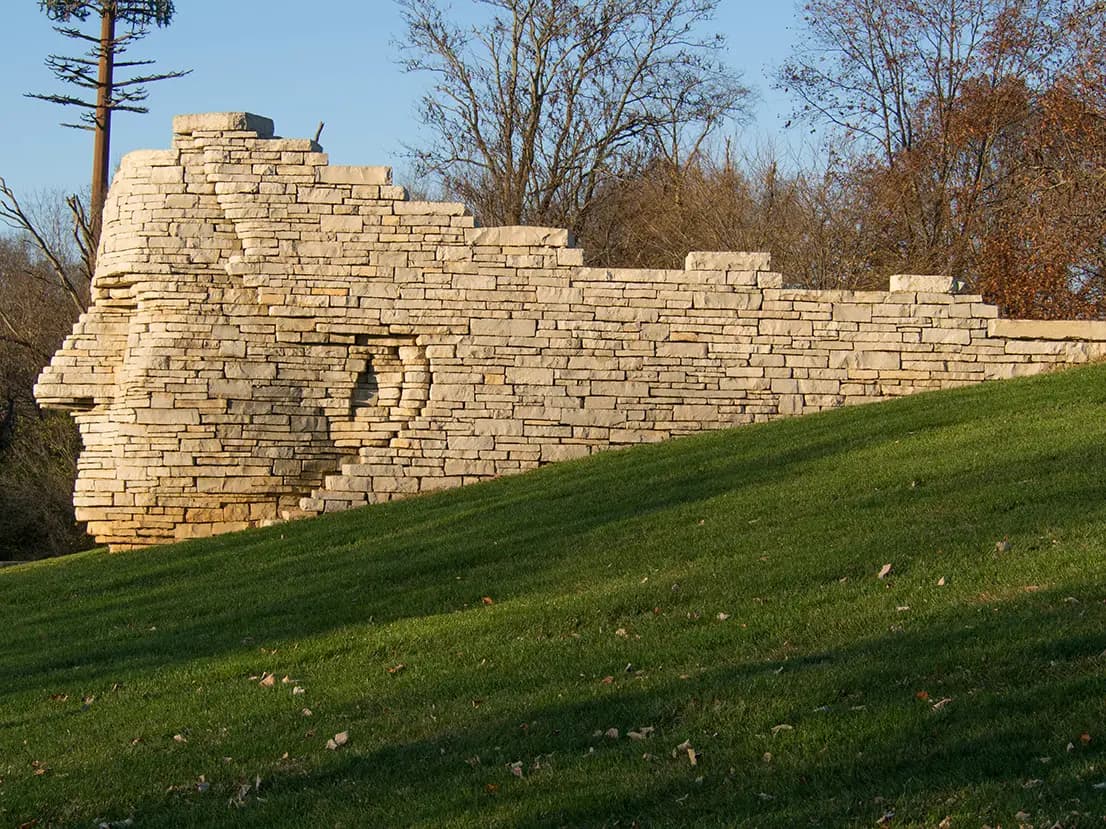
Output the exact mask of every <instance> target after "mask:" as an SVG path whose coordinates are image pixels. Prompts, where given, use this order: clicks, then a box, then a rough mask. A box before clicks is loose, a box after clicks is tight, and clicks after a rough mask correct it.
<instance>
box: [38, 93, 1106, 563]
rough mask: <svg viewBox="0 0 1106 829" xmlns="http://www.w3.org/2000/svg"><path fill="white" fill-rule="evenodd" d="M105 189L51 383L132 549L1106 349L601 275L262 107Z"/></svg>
mask: <svg viewBox="0 0 1106 829" xmlns="http://www.w3.org/2000/svg"><path fill="white" fill-rule="evenodd" d="M173 131H174V137H173V144H172V148H171V149H169V150H164V151H141V152H136V153H131V154H129V155H128V156H126V157H125V158H124V160H123V163H122V166H121V168H120V170H119V173H118V174H117V175H116V178H115V181H114V182H113V184H112V188H111V191H110V194H109V197H108V204H107V208H106V211H105V221H104V232H103V238H102V240H101V248H100V252H99V257H98V264H97V271H96V275H95V278H94V280H93V305H92V307H91V308H90V310H89V311H88V312H87V313H86V314H84V315H83V316H82V318H81V320H80V321H79V322H78V323H77V325H76V327H75V329H74V331H73V334H72V335H71V336H70V337H69V338H68V339H67V340H66V342H65V344H64V345H63V346H62V348H61V350H59V351H58V353H57V354H56V355H55V357H54V359H53V361H52V362H51V364H50V365H49V366H48V367H47V368H46V369H45V370H44V371H43V373H42V376H41V377H40V378H39V383H38V386H37V387H36V395H37V397H38V400H39V401H40V403H42V404H43V405H47V406H54V407H60V408H68V409H70V410H72V411H73V413H74V417H75V418H76V420H77V422H78V424H79V426H80V429H81V433H82V436H83V439H84V447H85V448H84V452H83V454H82V456H81V460H80V465H79V475H78V480H77V487H76V493H75V496H74V497H75V503H76V506H77V514H78V518H80V519H81V520H86V521H88V522H89V530H90V532H91V533H92V534H94V535H95V536H96V537H97V538H98V539H100V540H101V541H103V542H107V543H109V544H110V545H112V546H113V547H114V548H126V547H132V546H141V545H145V544H151V543H157V542H162V541H169V540H173V539H180V538H188V537H193V536H198V535H209V534H212V533H219V532H225V531H230V530H236V529H242V528H245V527H248V526H254V525H258V524H264V523H268V522H272V521H275V520H282V519H286V518H291V517H296V516H300V515H305V514H315V513H318V512H323V511H333V510H338V509H346V508H349V507H352V506H356V505H359V504H365V503H370V502H375V501H384V500H389V499H391V498H396V497H403V496H408V495H413V494H415V493H419V492H425V491H429V490H434V489H440V488H443V487H451V486H458V485H462V484H466V483H469V482H473V481H477V480H481V479H485V478H489V477H493V476H497V475H504V474H510V473H514V472H519V471H522V470H525V469H530V468H533V467H535V466H537V465H539V464H541V463H545V462H550V461H556V460H561V459H565V458H571V457H577V456H581V455H586V454H589V453H591V452H595V451H599V450H601V449H605V448H608V447H611V446H620V445H628V444H634V443H641V442H647V441H657V440H663V439H665V438H667V437H670V436H672V435H679V434H687V433H691V432H695V431H699V430H702V429H715V428H721V427H725V426H732V425H735V424H740V423H749V422H753V421H760V420H767V419H770V418H774V417H780V416H786V415H798V414H802V413H805V412H812V411H818V410H821V409H826V408H830V407H834V406H840V405H847V404H853V403H862V402H869V401H874V400H880V399H886V398H888V397H894V396H898V395H903V394H910V393H912V392H915V391H920V390H923V389H932V388H945V387H950V386H956V385H963V384H966V383H976V382H981V381H983V380H989V379H997V378H1004V377H1012V376H1015V375H1019V374H1029V373H1034V372H1038V371H1041V370H1044V369H1047V368H1049V367H1050V366H1055V365H1059V364H1068V363H1076V362H1084V361H1087V360H1092V359H1098V358H1101V357H1104V356H1106V323H1101V322H1097V323H1077V322H1056V323H1037V322H1026V321H1013V320H1000V319H998V318H997V317H998V315H997V311H996V309H995V308H994V307H993V306H989V305H986V304H984V303H983V302H982V299H981V298H980V297H979V296H972V295H963V294H958V293H956V292H955V288H956V285H955V284H954V280H952V279H950V278H947V277H933V276H895V277H892V278H891V280H890V290H889V291H873V292H844V291H811V290H798V289H793V288H787V287H785V283H784V278H783V277H782V276H781V275H780V274H776V273H773V272H772V271H771V267H770V261H769V256H768V254H764V253H692V254H690V255H689V256H688V258H687V262H686V264H685V267H684V269H683V270H617V269H615V270H612V269H597V268H586V267H583V264H582V263H583V258H582V252H581V251H580V250H578V249H576V248H573V247H571V246H570V244H569V239H568V234H567V233H566V232H565V231H564V230H560V229H555V228H536V227H506V228H502V227H500V228H478V227H475V223H474V221H473V219H472V217H471V216H470V215H469V214H468V212H467V211H466V209H465V208H464V206H463V205H460V204H451V203H441V202H420V201H411V200H409V199H408V198H407V197H406V194H405V192H404V191H403V189H402V188H400V187H396V186H394V185H393V184H392V183H391V174H390V171H389V170H388V168H385V167H338V166H331V165H329V164H328V162H327V157H326V155H325V154H323V153H322V152H321V150H320V148H319V147H318V146H317V145H315V144H314V143H313V142H311V141H308V140H302V139H282V138H275V137H273V125H272V122H271V121H269V120H268V119H265V118H260V117H258V116H254V115H250V114H246V113H216V114H209V115H193V116H181V117H178V118H176V119H175V120H174V124H173Z"/></svg>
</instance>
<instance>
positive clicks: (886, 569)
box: [876, 564, 891, 579]
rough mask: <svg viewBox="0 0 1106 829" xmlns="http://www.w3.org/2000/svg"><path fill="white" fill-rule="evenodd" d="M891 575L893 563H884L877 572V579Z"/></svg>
mask: <svg viewBox="0 0 1106 829" xmlns="http://www.w3.org/2000/svg"><path fill="white" fill-rule="evenodd" d="M889 575H891V565H890V564H884V565H883V566H882V567H880V568H879V572H878V573H876V578H877V579H885V578H887V577H888V576H889Z"/></svg>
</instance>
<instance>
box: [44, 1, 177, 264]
mask: <svg viewBox="0 0 1106 829" xmlns="http://www.w3.org/2000/svg"><path fill="white" fill-rule="evenodd" d="M39 6H40V7H41V8H42V11H43V12H45V14H46V16H47V17H49V18H50V19H51V20H53V21H55V22H57V23H59V24H63V25H58V26H55V29H56V31H57V32H58V33H59V34H62V35H64V36H65V37H67V38H70V39H71V40H74V41H77V42H79V43H84V44H89V46H88V51H87V52H85V53H84V54H83V55H81V56H79V57H73V56H62V55H50V56H49V57H47V58H46V66H47V67H48V68H49V69H50V71H51V72H53V73H54V76H55V77H56V78H57V79H58V80H60V81H63V82H65V83H67V84H72V85H73V86H76V87H78V88H79V89H82V90H88V92H87V93H77V94H74V95H67V94H37V93H35V94H29V97H31V98H39V99H41V100H43V101H49V102H51V103H55V104H61V105H62V106H75V107H79V108H81V109H83V110H84V112H83V113H82V114H81V117H80V119H79V122H78V123H68V124H64V126H67V127H74V128H77V129H86V130H91V131H92V133H93V136H94V137H93V149H92V190H91V196H90V205H89V211H88V217H87V221H85V219H84V217H83V216H82V215H81V211H80V209H79V203H73V202H71V206H72V207H73V208H74V212H75V213H76V214H77V219H78V222H79V223H80V224H82V225H83V226H84V228H85V232H84V234H83V236H84V240H83V246H84V247H86V248H87V250H86V259H87V261H88V264H89V266H92V265H93V264H94V262H93V259H94V257H95V255H96V245H97V244H98V243H99V240H100V227H101V221H102V214H103V210H104V199H105V197H106V196H107V189H108V173H109V169H110V167H109V164H110V159H111V116H112V113H113V112H139V113H144V112H148V110H147V108H146V107H145V106H143V105H142V102H143V101H145V100H146V98H147V96H148V94H149V93H148V91H147V89H146V85H147V84H150V83H153V82H154V81H163V80H167V79H169V78H179V77H181V76H183V75H187V74H188V71H191V70H187V71H174V72H154V73H145V74H143V72H142V71H139V72H138V73H137V74H135V75H134V76H132V77H126V78H122V79H120V78H117V77H116V74H115V73H116V70H120V69H123V70H135V69H136V67H143V66H149V65H150V64H152V63H153V61H152V60H121V59H120V58H121V56H122V55H123V54H124V52H126V50H127V49H128V48H129V47H130V46H131V45H132V44H133V43H134V42H135V41H138V40H140V39H142V38H143V37H145V36H146V34H147V32H148V31H149V26H150V25H151V24H153V25H157V26H167V25H169V22H170V21H171V20H172V18H173V12H174V8H173V2H172V0H40V2H39ZM90 18H91V19H92V20H93V21H94V22H96V23H98V24H99V26H98V29H99V31H98V32H97V31H95V30H93V31H92V32H84V31H82V30H81V29H80V28H78V26H77V24H78V23H84V22H85V21H87V20H89V19H90ZM85 95H87V97H84V96H85Z"/></svg>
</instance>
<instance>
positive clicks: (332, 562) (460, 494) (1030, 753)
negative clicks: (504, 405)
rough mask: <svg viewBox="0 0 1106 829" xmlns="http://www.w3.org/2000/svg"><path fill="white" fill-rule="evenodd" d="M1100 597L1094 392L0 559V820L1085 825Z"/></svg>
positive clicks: (891, 407)
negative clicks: (295, 517)
mask: <svg viewBox="0 0 1106 829" xmlns="http://www.w3.org/2000/svg"><path fill="white" fill-rule="evenodd" d="M1000 541H1006V542H1007V543H1004V544H1002V545H1001V546H1002V548H1003V549H998V548H996V542H1000ZM1007 547H1008V549H1007ZM887 564H890V565H891V567H892V569H891V571H890V573H889V574H888V575H886V577H885V578H882V579H880V578H877V574H878V573H879V572H880V571H881V568H883V567H884V565H887ZM1104 601H1106V366H1095V367H1090V368H1084V369H1079V370H1075V371H1070V372H1066V373H1062V374H1056V375H1051V376H1047V377H1041V378H1034V379H1030V380H1023V381H1012V382H1005V383H998V384H990V385H987V386H984V387H976V388H971V389H965V390H958V391H953V392H941V393H937V394H927V395H920V396H917V397H914V398H910V399H906V400H901V401H895V402H892V403H888V404H880V405H875V406H866V407H860V408H854V409H849V410H840V411H834V412H830V413H827V414H824V415H818V416H814V417H807V418H802V419H797V420H791V421H784V422H778V423H773V424H767V425H763V426H753V427H744V428H739V429H736V430H732V431H729V432H723V433H713V434H706V435H700V436H696V437H693V438H689V439H683V440H678V441H672V442H670V443H667V444H663V445H657V446H648V447H642V448H637V449H633V450H629V451H621V452H611V453H607V454H604V455H601V456H598V457H595V458H592V459H588V460H585V461H580V462H572V463H565V464H561V465H557V466H554V467H549V468H546V469H542V470H539V471H537V472H534V473H531V474H527V475H524V476H520V477H517V478H512V479H504V480H499V481H494V482H491V483H488V484H483V485H479V486H474V487H470V488H467V489H464V490H459V491H453V492H447V493H442V494H439V495H435V496H432V497H425V498H419V499H415V500H411V501H407V502H401V503H396V504H390V505H383V506H379V507H370V508H368V509H363V510H357V511H353V512H349V513H345V514H341V515H336V516H330V517H325V518H321V519H315V520H310V521H303V522H298V523H294V524H290V525H285V526H282V527H274V528H271V529H268V530H263V531H254V532H248V533H242V534H237V535H233V536H224V537H221V538H217V539H211V540H207V541H203V542H193V543H186V544H179V545H175V546H172V547H161V548H156V549H150V550H146V551H142V552H135V553H127V554H119V555H108V554H106V553H103V552H92V553H87V554H81V555H77V556H73V557H69V558H65V559H59V560H53V561H45V562H39V563H35V564H28V565H24V566H17V567H11V568H6V569H4V570H0V631H2V633H0V826H3V827H9V826H10V827H17V826H20V825H31V824H32V823H33V822H35V821H37V823H33V825H35V826H37V827H47V826H78V827H92V826H97V825H99V824H100V823H107V824H110V825H112V826H123V825H131V824H125V821H127V820H131V821H133V825H134V826H136V827H183V826H212V825H222V824H226V825H234V826H259V827H260V826H265V827H272V826H285V825H289V826H311V827H320V826H348V827H354V826H357V827H362V826H374V827H375V826H409V825H419V826H428V827H429V826H462V827H463V826H473V827H488V826H520V827H521V826H526V827H530V826H549V827H554V826H568V827H592V826H596V827H597V826H624V827H629V826H634V825H637V826H679V825H689V826H692V825H693V826H696V827H712V826H754V827H803V826H827V827H832V826H874V825H876V824H877V821H881V820H883V821H884V822H885V823H886V822H890V825H892V826H920V827H937V826H939V825H940V826H951V827H968V826H970V827H980V826H983V825H991V826H999V825H1001V826H1003V827H1017V826H1020V825H1023V826H1033V827H1051V826H1053V825H1054V824H1055V823H1057V822H1059V825H1060V826H1062V827H1064V828H1065V829H1069V828H1070V827H1077V826H1103V824H1104V817H1106V603H1104ZM267 674H272V675H273V676H274V677H275V681H274V682H273V683H272V685H271V686H269V685H267V683H264V682H262V678H263V677H265V676H266V675H267ZM285 677H287V678H288V679H289V680H290V681H289V682H287V683H285V682H284V681H283V680H284V678H285ZM305 709H306V710H305ZM342 732H345V733H348V742H346V744H345V745H342V746H339V747H338V748H337V749H328V748H327V741H328V739H333V738H334V737H335V735H336V734H339V733H342ZM630 732H633V734H631V733H630ZM689 749H690V751H689ZM693 759H694V762H692V760H693ZM892 813H893V817H891V815H892ZM946 818H947V819H948V820H947V823H942V821H945V820H946Z"/></svg>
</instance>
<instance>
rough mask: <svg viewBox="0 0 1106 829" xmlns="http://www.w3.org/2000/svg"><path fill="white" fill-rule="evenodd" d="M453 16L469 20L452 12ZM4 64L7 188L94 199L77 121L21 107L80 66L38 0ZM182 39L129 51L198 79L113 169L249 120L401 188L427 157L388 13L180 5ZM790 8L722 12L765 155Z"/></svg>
mask: <svg viewBox="0 0 1106 829" xmlns="http://www.w3.org/2000/svg"><path fill="white" fill-rule="evenodd" d="M452 5H453V7H454V8H455V9H457V10H459V11H461V12H464V11H465V10H466V9H467V8H471V7H472V5H473V4H472V3H471V2H467V0H453V2H452ZM6 6H7V8H6V9H5V21H4V22H5V30H6V31H5V34H6V37H5V48H4V49H3V50H0V112H2V113H3V120H2V121H0V124H2V126H0V176H3V177H4V178H5V179H6V180H7V181H8V183H9V184H10V185H11V186H12V187H13V188H15V190H16V192H17V193H18V194H21V195H22V194H30V193H31V192H34V191H44V190H66V191H72V190H76V189H79V188H81V187H83V186H86V185H87V182H88V178H89V170H90V166H91V152H92V147H91V134H90V133H86V132H82V131H78V130H72V129H66V128H63V127H61V126H59V122H60V121H62V120H71V119H72V118H73V117H74V116H75V115H76V114H77V113H76V109H75V108H73V107H67V108H62V107H58V106H55V105H52V104H47V103H45V102H42V101H36V100H32V99H29V98H25V97H23V93H24V92H61V91H63V90H62V88H61V84H60V83H59V82H57V81H55V80H54V78H53V77H52V75H51V74H50V73H49V71H48V70H47V69H46V68H45V67H44V66H43V63H42V61H43V58H44V57H45V56H46V55H47V54H49V53H50V52H58V53H61V54H71V53H72V46H73V45H74V44H73V43H71V42H70V41H68V40H66V39H65V38H62V37H61V36H60V35H57V34H55V33H54V32H53V30H52V29H51V24H50V21H48V20H47V19H46V16H45V15H43V14H42V13H41V11H39V8H38V2H37V0H7V2H6ZM176 6H177V13H176V17H175V18H174V21H173V23H172V25H171V26H170V27H168V28H165V29H160V30H157V29H155V30H154V31H153V32H151V33H150V35H149V36H148V37H147V38H146V39H145V40H144V41H142V42H141V43H139V44H138V45H137V46H136V47H135V49H134V50H133V54H134V56H135V57H152V58H157V60H158V63H157V66H156V67H155V68H157V69H178V68H191V69H192V70H193V72H192V74H191V75H189V76H188V77H186V78H183V79H180V80H171V81H164V82H161V83H158V84H154V85H152V86H151V87H150V99H149V101H148V102H147V103H148V105H149V108H150V113H149V114H148V115H131V114H125V113H124V114H120V115H118V116H117V117H116V120H115V122H114V124H113V134H112V160H113V165H114V163H117V162H118V159H119V158H120V157H121V156H122V155H123V154H124V153H126V152H128V151H129V150H132V149H145V148H161V147H167V146H168V142H169V140H170V123H171V120H172V117H173V115H175V114H178V113H183V112H217V111H240V110H246V111H249V112H255V113H257V114H259V115H265V116H268V117H270V118H272V119H273V120H274V121H275V122H276V129H277V133H278V134H279V135H284V136H288V137H309V136H311V135H313V134H314V132H315V128H316V125H317V124H318V122H319V121H325V122H326V129H325V131H324V132H323V136H322V144H323V146H324V147H325V149H326V150H327V152H328V153H329V155H330V160H331V163H337V164H390V165H392V166H394V167H396V168H397V170H396V176H397V179H398V180H399V182H400V183H402V182H403V180H404V168H405V166H406V163H405V161H404V159H403V145H404V144H418V143H419V139H420V135H421V134H422V133H421V129H422V128H421V126H420V124H419V123H418V120H417V115H416V104H417V101H418V98H419V96H420V94H421V91H422V89H423V87H424V85H425V83H426V81H425V79H423V78H422V77H420V76H419V75H409V74H407V73H405V72H404V71H403V70H402V69H401V68H400V67H399V66H398V65H397V63H396V60H397V56H398V48H397V47H396V45H395V42H396V41H397V40H398V39H400V38H401V37H402V35H403V25H402V21H401V18H400V14H399V11H398V9H397V8H396V6H395V4H394V3H393V2H391V0H327V2H325V3H323V2H317V3H315V4H305V3H303V2H302V0H301V2H293V0H177V2H176ZM796 19H797V11H796V5H795V3H793V2H792V0H760V2H757V1H756V0H721V3H720V7H719V14H718V17H717V19H716V21H715V23H716V28H717V30H718V31H721V32H723V33H724V34H725V35H726V36H727V38H728V50H729V55H728V59H729V62H730V64H731V65H732V66H733V67H735V68H736V69H738V70H739V71H740V72H742V73H743V76H744V80H745V83H746V85H748V86H750V87H752V88H753V89H754V90H755V91H756V92H757V93H758V96H759V100H758V102H757V104H756V109H755V120H754V123H753V124H751V125H749V126H747V127H745V128H743V129H742V130H741V131H740V132H737V131H736V130H734V131H732V132H734V133H735V134H736V135H737V138H738V143H739V145H740V146H743V147H746V148H753V147H755V146H756V145H758V144H763V143H764V142H765V141H772V142H774V143H776V144H777V145H778V146H780V147H783V148H787V147H794V146H796V145H797V144H799V143H801V142H802V140H803V139H802V135H801V133H805V132H806V130H803V129H801V128H800V129H799V131H798V132H799V133H800V134H799V135H793V134H792V131H786V132H785V131H784V130H783V124H784V122H785V121H786V120H787V114H788V112H789V109H790V102H789V101H788V100H787V99H786V97H785V96H783V95H782V94H781V93H779V92H778V91H776V90H773V89H772V85H771V84H772V80H771V79H772V75H773V71H774V69H775V67H776V66H777V65H778V64H779V63H780V62H781V61H782V60H784V59H785V58H786V56H787V54H788V52H789V50H790V48H791V44H792V42H793V39H794V36H795V25H796Z"/></svg>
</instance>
